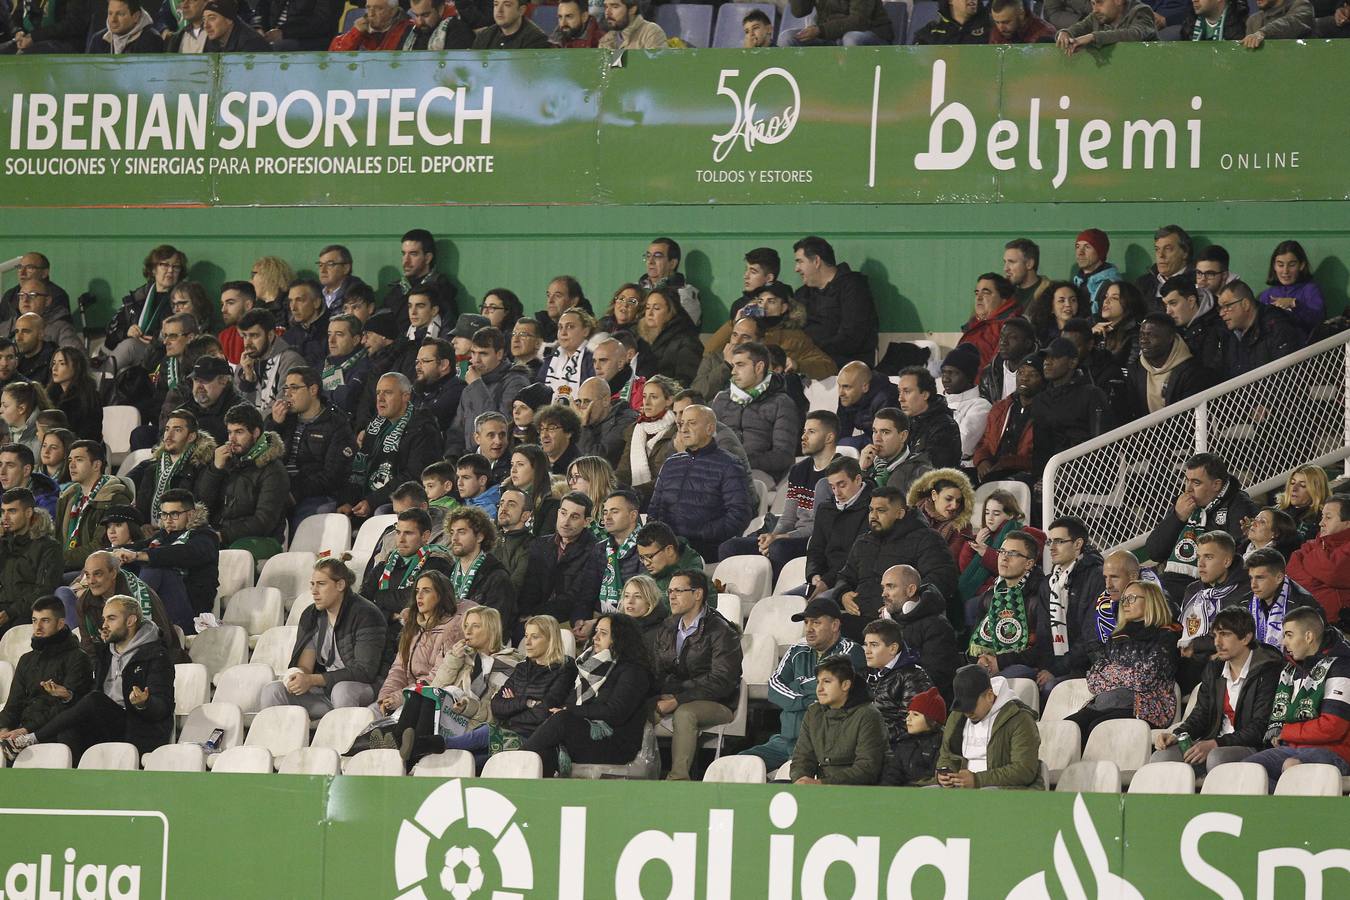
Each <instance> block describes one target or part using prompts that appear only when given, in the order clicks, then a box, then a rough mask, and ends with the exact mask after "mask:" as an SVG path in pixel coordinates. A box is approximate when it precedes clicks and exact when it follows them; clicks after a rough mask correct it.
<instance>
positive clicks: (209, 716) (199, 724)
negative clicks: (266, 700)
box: [178, 703, 244, 750]
mask: <svg viewBox="0 0 1350 900" xmlns="http://www.w3.org/2000/svg"><path fill="white" fill-rule="evenodd" d="M217 728H219V729H221V730H223V731H224V732H225V734H224V736H223V737H222V738H221V740H220V745H219V747H217V748H216V749H217V750H224V749H226V748H228V747H237V746H239V744H241V743H243V740H244V714H243V712H241V711H240V709H239V707H237V706H235V705H234V704H233V703H203V704H202V705H201V706H199V707H197V708H196V709H194V710H193V711H192V712H191V714H189V715H188V717H187V722H185V723H184V724H183V730H182V731H180V732H179V734H178V743H180V744H205V743H206V742H207V741H208V740H209V739H210V738H211V733H212V732H213V731H215V730H216V729H217Z"/></svg>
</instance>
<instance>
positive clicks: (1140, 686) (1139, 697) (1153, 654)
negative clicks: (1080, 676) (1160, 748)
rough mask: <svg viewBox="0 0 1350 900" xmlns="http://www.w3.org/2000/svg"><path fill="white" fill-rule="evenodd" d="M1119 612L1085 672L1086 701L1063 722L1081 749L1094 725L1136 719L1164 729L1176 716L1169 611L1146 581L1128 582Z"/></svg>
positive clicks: (1154, 586) (1173, 629) (1172, 631)
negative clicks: (1074, 729) (1074, 728)
mask: <svg viewBox="0 0 1350 900" xmlns="http://www.w3.org/2000/svg"><path fill="white" fill-rule="evenodd" d="M1118 609H1119V612H1118V613H1117V615H1116V627H1115V630H1114V631H1112V632H1111V639H1110V640H1109V641H1107V643H1106V652H1105V653H1103V654H1102V655H1101V656H1100V657H1098V658H1097V661H1096V662H1094V663H1093V664H1092V668H1091V669H1089V670H1088V674H1087V684H1088V689H1089V690H1091V691H1092V694H1093V696H1092V699H1091V700H1089V701H1088V703H1087V705H1086V706H1084V707H1083V708H1082V709H1080V710H1079V711H1078V712H1076V713H1074V714H1073V715H1071V716H1069V717H1068V720H1069V721H1070V722H1076V723H1078V727H1079V728H1080V729H1082V736H1083V746H1084V747H1086V746H1087V739H1088V735H1089V734H1091V733H1092V729H1093V728H1095V727H1096V726H1097V724H1098V723H1099V722H1105V721H1106V720H1108V719H1142V720H1144V721H1145V722H1147V723H1149V725H1150V726H1152V727H1153V728H1166V727H1168V726H1169V725H1171V724H1172V720H1173V719H1174V718H1175V717H1176V711H1177V700H1176V695H1175V694H1173V692H1172V689H1173V685H1174V684H1175V682H1176V674H1177V659H1178V655H1177V638H1178V636H1179V635H1180V630H1179V629H1178V627H1177V625H1176V623H1175V622H1174V621H1173V620H1172V609H1171V607H1170V606H1169V605H1168V603H1167V597H1166V595H1165V594H1163V590H1162V588H1161V587H1159V586H1158V585H1157V584H1155V583H1154V582H1152V581H1132V582H1130V583H1129V584H1127V585H1126V586H1125V589H1124V590H1123V591H1121V593H1120V603H1119V606H1118Z"/></svg>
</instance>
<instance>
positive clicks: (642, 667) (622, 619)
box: [524, 0, 657, 777]
mask: <svg viewBox="0 0 1350 900" xmlns="http://www.w3.org/2000/svg"><path fill="white" fill-rule="evenodd" d="M618 2H619V0H607V3H606V6H605V17H606V20H608V19H609V16H610V12H611V9H610V7H611V5H612V4H615V3H618ZM638 21H639V22H640V21H641V19H640V18H639V19H638ZM606 37H609V35H606ZM656 687H657V673H656V668H655V664H654V663H653V662H652V657H651V652H650V651H649V650H648V649H647V644H646V642H645V641H644V640H643V639H642V632H641V631H640V630H639V629H638V626H637V623H635V622H634V621H633V620H632V619H630V618H629V617H628V616H625V615H621V614H618V613H616V614H612V615H608V616H602V617H601V618H600V620H599V621H598V622H597V623H596V626H595V638H594V640H593V641H592V642H591V645H590V647H588V648H587V649H586V650H585V651H584V652H583V653H582V654H581V655H580V656H579V657H578V658H577V680H576V683H575V684H574V685H573V688H572V694H571V696H570V697H568V698H567V704H566V705H565V706H564V707H563V708H561V709H559V710H558V711H557V712H555V713H553V715H551V716H550V717H549V718H548V719H546V720H545V721H544V722H543V724H541V725H540V726H539V727H538V728H537V729H536V730H535V731H534V733H533V734H531V735H530V737H529V738H528V739H527V740H526V741H525V744H524V749H526V750H532V751H534V752H535V753H538V754H539V755H540V756H541V757H542V758H543V761H544V775H545V777H548V776H551V775H553V774H555V773H557V772H558V767H559V753H558V750H559V748H560V747H564V748H566V750H567V756H568V758H570V759H571V760H572V761H574V762H579V763H613V764H621V765H622V764H626V763H628V762H630V761H632V759H633V757H635V756H636V755H637V754H638V751H639V750H640V749H641V747H642V735H643V732H644V729H645V726H646V722H647V715H648V714H649V712H650V710H651V706H652V703H651V701H652V699H653V694H654V693H655V691H656Z"/></svg>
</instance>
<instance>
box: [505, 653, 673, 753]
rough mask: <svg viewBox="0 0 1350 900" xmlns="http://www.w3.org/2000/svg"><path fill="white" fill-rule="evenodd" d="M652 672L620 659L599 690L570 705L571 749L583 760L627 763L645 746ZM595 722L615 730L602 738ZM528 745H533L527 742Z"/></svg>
mask: <svg viewBox="0 0 1350 900" xmlns="http://www.w3.org/2000/svg"><path fill="white" fill-rule="evenodd" d="M655 687H656V686H655V684H654V683H653V678H652V674H651V673H650V672H648V671H647V670H646V669H644V668H642V667H641V666H640V665H638V664H636V663H632V662H625V661H623V660H620V661H619V662H617V663H615V664H614V668H612V669H610V671H609V677H608V678H606V679H605V683H604V684H603V685H601V686H600V691H599V693H597V694H596V696H595V697H594V698H592V699H590V700H587V701H586V702H585V703H582V704H581V705H579V706H572V705H570V704H569V705H568V707H567V708H566V709H565V710H563V711H562V712H560V713H558V715H560V716H567V718H568V724H567V729H566V735H567V737H566V745H567V752H568V753H569V754H570V755H571V757H572V759H573V761H575V762H580V763H616V764H617V763H627V762H631V761H632V759H633V757H635V756H637V754H638V751H639V750H640V749H642V732H643V729H644V728H645V727H646V725H647V711H648V710H649V709H650V708H651V700H652V697H653V693H654V690H655ZM591 722H604V723H606V724H607V725H609V726H610V727H611V728H612V729H614V733H613V734H611V735H610V736H609V737H606V738H604V739H602V740H598V741H597V740H595V739H593V738H592V737H591V726H590V723H591ZM526 749H531V748H530V747H529V745H528V744H527V745H526Z"/></svg>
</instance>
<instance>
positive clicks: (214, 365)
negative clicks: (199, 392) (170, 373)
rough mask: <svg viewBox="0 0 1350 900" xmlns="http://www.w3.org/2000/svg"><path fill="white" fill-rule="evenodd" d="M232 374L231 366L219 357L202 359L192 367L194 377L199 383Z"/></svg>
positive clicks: (204, 357)
mask: <svg viewBox="0 0 1350 900" xmlns="http://www.w3.org/2000/svg"><path fill="white" fill-rule="evenodd" d="M229 374H230V364H229V363H228V362H226V361H225V360H223V359H221V358H220V357H219V356H203V357H200V358H199V359H198V360H197V362H196V363H194V364H193V366H192V377H193V378H194V379H196V380H197V381H212V380H214V379H216V378H219V377H220V376H222V375H229Z"/></svg>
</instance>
